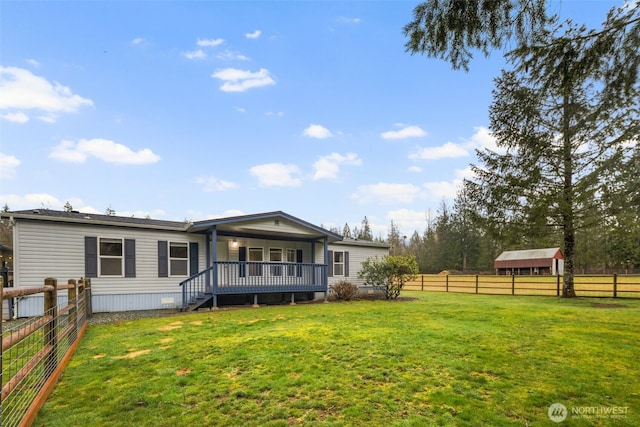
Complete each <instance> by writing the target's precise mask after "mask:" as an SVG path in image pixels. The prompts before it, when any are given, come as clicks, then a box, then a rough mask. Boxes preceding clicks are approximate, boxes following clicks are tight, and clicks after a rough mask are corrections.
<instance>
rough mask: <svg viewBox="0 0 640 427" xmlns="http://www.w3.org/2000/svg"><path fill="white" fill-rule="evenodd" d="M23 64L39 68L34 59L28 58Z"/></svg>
mask: <svg viewBox="0 0 640 427" xmlns="http://www.w3.org/2000/svg"><path fill="white" fill-rule="evenodd" d="M25 62H26V63H27V64H29V65H31V66H32V67H33V68H40V63H39V62H38V61H36V60H35V59H32V58H29V59H27V60H25Z"/></svg>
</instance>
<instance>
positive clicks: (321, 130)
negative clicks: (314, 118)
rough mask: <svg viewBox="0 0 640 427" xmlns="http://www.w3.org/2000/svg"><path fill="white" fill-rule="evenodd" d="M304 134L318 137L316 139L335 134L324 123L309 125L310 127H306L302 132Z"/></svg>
mask: <svg viewBox="0 0 640 427" xmlns="http://www.w3.org/2000/svg"><path fill="white" fill-rule="evenodd" d="M302 134H303V135H304V136H308V137H309V138H316V139H325V138H330V137H332V136H333V134H332V133H331V131H330V130H329V129H327V128H326V127H324V126H322V125H314V124H311V125H309V127H308V128H306V129H305V130H304V131H303V132H302Z"/></svg>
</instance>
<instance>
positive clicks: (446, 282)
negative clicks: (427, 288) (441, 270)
mask: <svg viewBox="0 0 640 427" xmlns="http://www.w3.org/2000/svg"><path fill="white" fill-rule="evenodd" d="M444 279H445V281H444V286H445V287H444V291H445V292H449V275H448V274H447V275H445V276H444Z"/></svg>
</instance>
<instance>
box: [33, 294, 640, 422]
mask: <svg viewBox="0 0 640 427" xmlns="http://www.w3.org/2000/svg"><path fill="white" fill-rule="evenodd" d="M403 296H405V297H407V296H408V297H414V298H416V299H415V300H413V301H397V302H389V301H357V302H348V303H345V302H342V303H330V304H307V305H297V306H274V307H263V308H259V309H252V308H247V309H241V310H220V311H217V312H206V313H202V312H201V313H196V314H185V315H177V316H172V317H167V318H154V319H142V320H137V321H129V322H123V323H119V324H112V325H100V326H92V327H90V328H89V330H88V331H87V333H86V334H85V337H84V339H83V341H82V343H81V344H80V347H79V348H78V351H77V352H76V354H75V356H74V358H73V360H72V362H71V364H70V365H69V367H68V368H67V371H66V372H65V374H64V376H63V378H62V380H61V382H60V383H59V384H58V386H57V388H56V390H55V391H54V393H53V394H52V396H51V398H50V399H49V401H48V402H47V404H46V405H45V406H44V408H43V409H42V411H41V412H40V415H39V417H38V419H37V421H36V424H35V425H38V426H40V425H44V426H47V427H50V426H64V427H70V426H83V425H110V426H131V425H135V426H154V427H155V426H220V425H244V426H263V425H266V426H289V425H339V426H341V425H368V426H369V425H371V426H425V425H427V426H428V425H461V426H481V425H482V426H485V425H487V426H488V425H491V426H511V425H513V426H524V425H528V426H549V425H556V424H555V423H553V422H551V421H550V419H549V417H548V415H547V411H548V408H549V406H550V405H551V404H553V403H562V404H564V405H565V406H566V407H567V408H568V411H569V415H568V417H567V418H568V419H567V421H565V422H564V423H563V424H568V425H571V426H587V425H615V426H619V425H622V426H624V425H626V426H637V425H640V385H639V378H640V362H639V359H638V349H639V348H640V301H639V300H609V299H608V300H603V299H575V300H566V299H558V298H552V297H511V296H490V295H464V294H445V293H431V292H430V293H422V292H404V293H403ZM591 407H597V408H614V407H615V408H618V409H617V410H616V412H618V418H613V417H610V416H607V415H605V416H603V415H602V413H600V416H599V417H598V416H590V417H587V416H588V415H589V414H585V411H587V410H585V409H584V408H591ZM572 408H577V409H576V410H577V411H581V412H582V414H581V415H579V416H578V415H571V411H572ZM621 408H626V410H624V414H621V413H620V412H621V411H623V409H621Z"/></svg>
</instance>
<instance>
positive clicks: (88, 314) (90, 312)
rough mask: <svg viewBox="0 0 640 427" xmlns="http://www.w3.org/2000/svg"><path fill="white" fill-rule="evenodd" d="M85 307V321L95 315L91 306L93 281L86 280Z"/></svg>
mask: <svg viewBox="0 0 640 427" xmlns="http://www.w3.org/2000/svg"><path fill="white" fill-rule="evenodd" d="M84 306H85V308H86V310H87V312H86V315H85V318H84V319H85V321H86V320H89V317H91V316H92V315H93V306H92V305H91V279H84Z"/></svg>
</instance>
